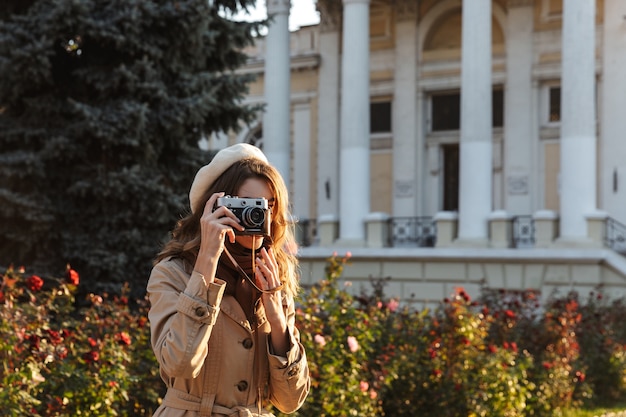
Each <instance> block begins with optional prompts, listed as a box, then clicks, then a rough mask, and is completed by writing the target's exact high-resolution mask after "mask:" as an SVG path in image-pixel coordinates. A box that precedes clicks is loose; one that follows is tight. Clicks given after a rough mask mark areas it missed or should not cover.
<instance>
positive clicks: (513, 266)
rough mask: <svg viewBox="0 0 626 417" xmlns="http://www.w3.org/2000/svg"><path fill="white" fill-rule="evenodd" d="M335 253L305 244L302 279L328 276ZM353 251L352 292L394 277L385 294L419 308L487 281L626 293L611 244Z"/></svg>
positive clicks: (546, 289)
mask: <svg viewBox="0 0 626 417" xmlns="http://www.w3.org/2000/svg"><path fill="white" fill-rule="evenodd" d="M335 251H337V250H335ZM332 254H333V249H332V248H327V249H325V250H321V249H319V248H318V249H316V250H311V249H309V250H303V253H302V254H301V256H300V262H301V271H302V275H301V281H302V284H303V285H311V284H314V283H316V282H318V281H319V280H321V279H323V278H324V267H325V265H326V260H327V259H328V258H329V257H331V256H332ZM351 254H352V257H351V259H350V262H349V264H348V265H347V266H346V267H345V269H344V273H343V275H342V282H343V283H344V285H345V283H347V282H349V284H348V285H347V286H345V288H346V289H347V290H348V291H349V292H351V293H353V294H355V295H356V294H360V293H361V291H363V290H365V291H366V292H368V291H369V292H370V293H371V291H372V286H371V281H370V280H371V279H374V280H376V279H385V278H389V280H388V281H387V284H386V286H385V290H384V293H385V295H386V296H388V297H397V298H399V299H401V300H402V301H403V302H405V303H408V304H412V305H414V306H416V307H419V308H423V307H433V306H436V305H437V304H438V303H439V302H440V301H441V300H443V299H444V298H445V297H448V296H449V295H450V294H452V293H453V292H454V290H455V288H458V287H463V288H464V289H465V290H466V291H467V293H468V294H469V295H470V296H472V297H473V298H476V297H478V296H479V295H480V291H481V288H482V287H483V286H486V287H488V288H493V289H500V288H501V289H511V290H519V289H538V290H540V291H541V294H542V297H543V298H544V299H545V298H546V297H548V296H550V295H551V294H552V292H553V291H558V293H560V294H564V293H567V292H568V291H570V290H576V291H578V292H579V293H580V295H581V297H583V298H585V297H586V296H587V295H588V294H589V292H591V291H598V289H599V288H600V286H601V291H602V292H603V293H604V294H606V295H607V296H609V297H611V298H621V297H624V296H626V260H624V258H622V257H620V255H617V254H615V253H613V252H611V251H609V250H606V249H597V250H596V249H594V250H573V249H570V250H553V251H551V252H550V256H546V252H545V251H542V250H540V249H528V250H516V249H498V250H494V249H482V250H481V249H472V250H468V249H465V250H451V249H405V250H403V249H385V250H384V251H383V250H378V251H377V250H367V249H361V250H358V249H356V250H354V251H352V252H351ZM338 255H339V256H343V255H345V251H344V252H339V253H338Z"/></svg>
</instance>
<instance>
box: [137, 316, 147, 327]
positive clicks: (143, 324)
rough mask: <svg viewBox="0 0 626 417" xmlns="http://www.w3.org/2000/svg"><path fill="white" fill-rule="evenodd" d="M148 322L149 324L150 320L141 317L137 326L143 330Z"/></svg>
mask: <svg viewBox="0 0 626 417" xmlns="http://www.w3.org/2000/svg"><path fill="white" fill-rule="evenodd" d="M147 322H148V319H147V318H146V317H144V316H141V317H139V319H137V325H139V327H140V328H142V329H143V327H144V326H145V325H146V323H147Z"/></svg>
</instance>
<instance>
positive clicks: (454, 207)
mask: <svg viewBox="0 0 626 417" xmlns="http://www.w3.org/2000/svg"><path fill="white" fill-rule="evenodd" d="M442 150H443V210H444V211H458V210H459V145H458V144H453V145H443V146H442Z"/></svg>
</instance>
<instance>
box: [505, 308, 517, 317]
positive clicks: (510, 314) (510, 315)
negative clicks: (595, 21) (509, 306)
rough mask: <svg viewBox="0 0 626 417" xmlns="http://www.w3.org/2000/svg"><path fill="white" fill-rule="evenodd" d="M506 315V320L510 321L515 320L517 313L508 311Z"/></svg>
mask: <svg viewBox="0 0 626 417" xmlns="http://www.w3.org/2000/svg"><path fill="white" fill-rule="evenodd" d="M504 315H505V316H506V318H508V319H514V318H515V313H514V312H513V311H511V310H506V311H505V312H504Z"/></svg>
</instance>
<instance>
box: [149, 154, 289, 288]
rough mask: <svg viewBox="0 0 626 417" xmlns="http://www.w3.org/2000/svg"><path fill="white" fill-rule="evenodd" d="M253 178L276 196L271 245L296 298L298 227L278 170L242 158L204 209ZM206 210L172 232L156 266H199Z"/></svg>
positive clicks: (215, 185)
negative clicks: (175, 261) (173, 262)
mask: <svg viewBox="0 0 626 417" xmlns="http://www.w3.org/2000/svg"><path fill="white" fill-rule="evenodd" d="M250 178H259V179H262V180H265V181H267V184H268V186H269V188H270V190H271V191H272V194H273V196H274V201H273V206H272V215H271V216H270V217H271V220H270V221H271V223H270V234H271V246H272V247H273V248H274V255H275V256H276V261H277V263H278V267H279V274H280V279H281V281H282V282H284V283H285V287H284V290H285V291H286V292H288V293H290V294H291V295H293V296H295V295H296V293H297V292H298V290H299V280H298V272H299V271H298V260H297V258H296V256H295V254H294V252H295V251H294V248H296V247H297V245H296V241H295V237H294V224H293V221H292V220H291V214H290V210H289V193H288V191H287V186H286V185H285V182H284V180H283V178H282V176H281V175H280V173H279V172H278V170H277V169H276V168H274V167H273V166H272V165H270V164H267V163H266V162H264V161H261V160H259V159H255V158H247V159H242V160H239V161H237V162H235V163H234V164H233V165H231V166H230V167H229V168H228V169H227V170H226V171H224V173H223V174H222V175H220V176H219V177H218V178H217V179H216V180H215V181H214V182H213V184H211V186H209V187H208V188H207V189H206V190H205V192H204V194H202V198H201V200H200V202H201V204H199V207H204V206H205V204H206V202H207V201H208V200H209V198H210V197H211V196H212V195H213V194H214V193H218V192H224V193H225V194H226V195H232V196H234V195H237V192H238V190H239V189H240V188H241V186H242V184H243V183H244V182H245V181H246V180H248V179H250ZM202 214H203V210H196V212H195V213H194V212H188V213H187V215H186V216H184V217H183V218H182V219H180V220H179V221H178V222H177V223H176V226H175V227H174V230H173V231H172V233H171V239H170V240H169V241H168V242H167V243H166V244H165V245H164V246H163V249H162V250H161V252H159V254H158V255H157V257H156V259H155V262H154V263H155V264H156V263H158V262H160V261H161V260H163V259H166V258H169V257H178V258H182V259H184V260H185V261H187V262H188V263H189V264H190V265H195V263H196V258H197V257H198V251H199V250H200V218H201V217H202Z"/></svg>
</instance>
